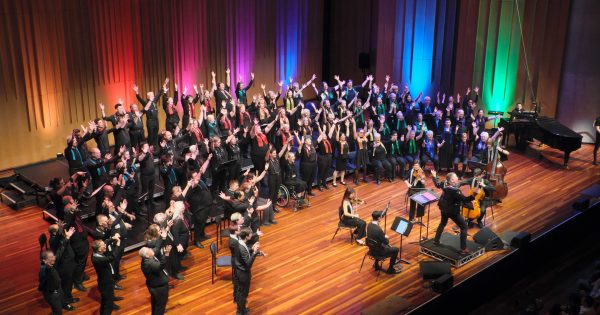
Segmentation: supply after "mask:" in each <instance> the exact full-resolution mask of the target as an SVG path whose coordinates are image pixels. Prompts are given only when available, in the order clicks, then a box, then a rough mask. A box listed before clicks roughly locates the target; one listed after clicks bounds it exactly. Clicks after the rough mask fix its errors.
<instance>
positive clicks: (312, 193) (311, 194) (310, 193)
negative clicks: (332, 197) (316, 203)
mask: <svg viewBox="0 0 600 315" xmlns="http://www.w3.org/2000/svg"><path fill="white" fill-rule="evenodd" d="M308 195H309V196H313V197H314V196H316V195H315V193H314V192H312V191H311V192H309V193H308Z"/></svg>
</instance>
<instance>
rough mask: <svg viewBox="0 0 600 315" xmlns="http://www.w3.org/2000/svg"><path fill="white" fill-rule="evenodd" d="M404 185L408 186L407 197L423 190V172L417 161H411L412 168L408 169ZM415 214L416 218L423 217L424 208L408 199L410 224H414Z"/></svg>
mask: <svg viewBox="0 0 600 315" xmlns="http://www.w3.org/2000/svg"><path fill="white" fill-rule="evenodd" d="M404 183H406V186H408V197H410V196H412V195H414V194H416V193H419V192H420V191H422V190H423V189H425V171H424V170H423V169H422V168H421V164H420V161H419V160H418V159H415V160H413V167H412V168H411V169H410V171H409V173H408V178H407V179H406V180H405V181H404ZM415 214H416V216H417V217H422V216H423V215H425V207H424V206H421V205H419V204H417V202H415V201H414V200H412V199H410V210H409V213H408V218H409V220H410V222H413V223H414V222H415Z"/></svg>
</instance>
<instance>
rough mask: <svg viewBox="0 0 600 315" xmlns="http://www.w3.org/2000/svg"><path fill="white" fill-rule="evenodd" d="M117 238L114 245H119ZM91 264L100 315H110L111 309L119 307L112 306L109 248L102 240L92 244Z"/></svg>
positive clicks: (113, 298) (112, 284)
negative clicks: (94, 274) (95, 275)
mask: <svg viewBox="0 0 600 315" xmlns="http://www.w3.org/2000/svg"><path fill="white" fill-rule="evenodd" d="M119 242H120V241H119V240H118V238H117V240H116V242H115V243H116V245H117V246H118V245H119ZM92 251H93V253H92V264H93V265H94V269H95V270H96V274H97V276H98V291H100V315H110V314H112V311H113V309H115V310H118V309H120V307H119V306H118V305H116V304H114V300H115V291H114V285H115V280H114V278H113V274H114V271H113V266H112V264H111V262H112V260H113V255H112V251H111V250H110V246H107V245H106V244H105V243H104V241H102V240H95V241H94V242H93V243H92Z"/></svg>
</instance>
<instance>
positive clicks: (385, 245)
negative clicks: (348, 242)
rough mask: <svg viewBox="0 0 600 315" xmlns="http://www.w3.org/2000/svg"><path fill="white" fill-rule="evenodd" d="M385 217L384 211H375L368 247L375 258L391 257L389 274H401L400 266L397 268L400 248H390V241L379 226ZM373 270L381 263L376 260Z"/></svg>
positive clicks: (368, 231)
mask: <svg viewBox="0 0 600 315" xmlns="http://www.w3.org/2000/svg"><path fill="white" fill-rule="evenodd" d="M382 215H383V211H373V213H371V217H372V218H373V221H371V223H370V224H369V225H368V226H367V240H366V243H367V246H368V247H369V252H371V255H372V256H373V257H381V258H384V257H390V265H389V267H388V269H387V270H386V273H389V274H398V273H400V267H401V266H400V265H398V266H396V259H398V247H394V246H390V240H389V239H388V236H387V235H385V233H384V232H383V230H382V229H381V227H380V226H379V219H380V218H381V216H382ZM373 268H375V269H376V270H377V269H378V268H380V267H379V261H377V260H375V264H373Z"/></svg>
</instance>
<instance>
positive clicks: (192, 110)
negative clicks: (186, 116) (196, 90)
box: [188, 102, 196, 119]
mask: <svg viewBox="0 0 600 315" xmlns="http://www.w3.org/2000/svg"><path fill="white" fill-rule="evenodd" d="M188 105H189V107H188V109H189V111H190V117H192V118H194V119H196V105H194V102H189V103H188Z"/></svg>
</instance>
